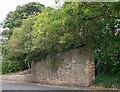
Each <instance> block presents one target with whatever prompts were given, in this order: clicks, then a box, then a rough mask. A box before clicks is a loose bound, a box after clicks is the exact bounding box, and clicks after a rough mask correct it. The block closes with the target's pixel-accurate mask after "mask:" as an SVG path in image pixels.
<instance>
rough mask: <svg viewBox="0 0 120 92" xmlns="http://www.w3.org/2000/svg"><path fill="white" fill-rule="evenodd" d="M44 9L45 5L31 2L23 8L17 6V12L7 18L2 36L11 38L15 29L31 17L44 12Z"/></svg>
mask: <svg viewBox="0 0 120 92" xmlns="http://www.w3.org/2000/svg"><path fill="white" fill-rule="evenodd" d="M43 9H44V5H42V4H40V3H37V2H31V3H28V4H25V5H22V6H17V8H16V10H15V11H13V12H9V13H8V14H7V17H6V19H5V20H4V23H3V28H5V30H4V31H3V33H2V34H3V35H5V36H7V37H8V38H10V36H11V35H12V34H13V31H14V30H13V29H14V28H16V27H21V25H22V22H23V20H24V19H27V18H28V16H30V15H33V14H37V13H38V12H42V10H43Z"/></svg>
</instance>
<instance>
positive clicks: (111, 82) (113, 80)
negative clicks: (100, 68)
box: [95, 74, 120, 88]
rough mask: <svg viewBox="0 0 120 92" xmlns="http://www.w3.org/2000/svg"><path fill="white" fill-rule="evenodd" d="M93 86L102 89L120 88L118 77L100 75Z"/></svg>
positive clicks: (117, 75)
mask: <svg viewBox="0 0 120 92" xmlns="http://www.w3.org/2000/svg"><path fill="white" fill-rule="evenodd" d="M95 84H96V85H98V86H104V87H111V88H112V87H113V88H120V75H119V74H116V75H115V74H100V75H98V76H97V77H96V79H95Z"/></svg>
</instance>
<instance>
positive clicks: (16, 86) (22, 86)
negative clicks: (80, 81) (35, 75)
mask: <svg viewBox="0 0 120 92" xmlns="http://www.w3.org/2000/svg"><path fill="white" fill-rule="evenodd" d="M0 82H2V90H89V88H82V87H81V88H80V89H77V88H70V87H58V86H51V85H42V84H33V83H19V82H12V81H7V80H0Z"/></svg>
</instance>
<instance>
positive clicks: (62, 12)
mask: <svg viewBox="0 0 120 92" xmlns="http://www.w3.org/2000/svg"><path fill="white" fill-rule="evenodd" d="M119 7H120V3H119V2H118V3H64V5H63V6H62V7H61V8H58V9H52V8H45V9H44V10H43V11H42V12H40V13H39V14H34V16H32V17H28V18H27V19H26V20H23V19H22V23H21V24H20V25H19V26H15V25H13V27H12V33H11V26H10V27H9V26H7V27H9V30H8V31H7V32H8V34H9V33H10V34H9V35H10V36H7V37H8V38H9V39H8V40H6V41H5V42H3V56H4V57H7V58H8V59H12V60H21V61H24V62H25V61H27V62H31V61H38V60H40V59H42V58H46V57H47V56H48V55H55V54H57V53H60V52H63V51H66V50H69V49H72V48H79V47H82V46H87V47H89V48H90V49H92V50H93V52H95V53H94V54H95V55H94V56H95V59H96V60H97V63H96V69H97V75H100V74H105V73H111V74H118V75H119V74H120V12H119V11H120V8H119ZM15 12H16V11H15ZM32 14H33V13H32ZM16 17H17V15H16ZM18 17H19V16H18ZM6 20H7V18H6ZM6 20H5V24H7V21H6ZM10 23H12V21H11V22H10ZM16 23H19V22H17V21H16ZM8 24H9V22H8ZM4 27H6V26H4ZM16 27H17V28H16ZM13 30H14V31H13ZM4 32H5V31H4ZM4 32H3V35H4Z"/></svg>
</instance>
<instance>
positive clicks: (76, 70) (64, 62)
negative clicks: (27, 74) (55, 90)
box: [31, 48, 95, 86]
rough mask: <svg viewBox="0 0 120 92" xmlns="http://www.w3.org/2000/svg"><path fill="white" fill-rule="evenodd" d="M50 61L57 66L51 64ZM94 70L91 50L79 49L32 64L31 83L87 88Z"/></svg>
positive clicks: (92, 78)
mask: <svg viewBox="0 0 120 92" xmlns="http://www.w3.org/2000/svg"><path fill="white" fill-rule="evenodd" d="M52 60H54V61H55V62H58V64H56V63H55V62H54V63H55V64H51V63H50V62H51V61H52ZM55 65H56V67H55ZM94 69H95V66H94V61H93V56H92V52H91V50H90V49H88V48H79V49H72V50H69V51H67V52H64V53H60V54H58V55H56V56H54V58H53V59H51V58H47V59H46V60H41V61H38V62H36V63H32V68H31V74H32V78H33V79H32V80H33V82H39V83H49V84H54V85H77V86H89V85H90V84H91V83H92V80H94V78H95V72H94Z"/></svg>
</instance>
